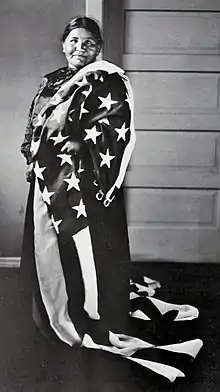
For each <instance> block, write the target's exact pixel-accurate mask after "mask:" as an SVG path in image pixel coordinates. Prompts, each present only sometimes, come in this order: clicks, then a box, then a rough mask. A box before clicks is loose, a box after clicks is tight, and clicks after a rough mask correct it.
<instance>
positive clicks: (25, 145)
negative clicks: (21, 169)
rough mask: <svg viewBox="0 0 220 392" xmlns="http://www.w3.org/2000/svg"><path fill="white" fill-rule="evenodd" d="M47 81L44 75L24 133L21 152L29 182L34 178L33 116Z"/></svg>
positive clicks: (33, 101)
mask: <svg viewBox="0 0 220 392" xmlns="http://www.w3.org/2000/svg"><path fill="white" fill-rule="evenodd" d="M46 83H47V78H45V77H44V78H43V79H42V81H41V83H40V86H39V88H38V90H37V93H36V95H35V97H34V99H33V100H32V103H31V107H30V109H29V113H28V122H27V126H26V130H25V134H24V140H23V142H22V144H21V153H22V154H23V156H24V157H25V159H26V163H27V170H26V180H27V181H28V182H31V180H32V178H33V162H32V156H31V153H30V147H31V142H32V137H33V128H34V126H33V118H34V117H35V116H36V115H37V113H36V104H37V101H38V99H39V97H40V95H41V92H42V91H43V89H44V87H45V86H46Z"/></svg>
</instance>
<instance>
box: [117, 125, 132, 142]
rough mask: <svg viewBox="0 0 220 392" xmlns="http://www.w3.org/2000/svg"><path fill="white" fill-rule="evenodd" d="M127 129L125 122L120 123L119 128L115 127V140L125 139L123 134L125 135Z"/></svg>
mask: <svg viewBox="0 0 220 392" xmlns="http://www.w3.org/2000/svg"><path fill="white" fill-rule="evenodd" d="M128 129H129V128H125V123H124V124H123V125H122V127H121V128H115V131H116V132H117V133H118V139H117V142H118V141H119V140H120V139H123V140H124V141H125V135H126V132H127V131H128Z"/></svg>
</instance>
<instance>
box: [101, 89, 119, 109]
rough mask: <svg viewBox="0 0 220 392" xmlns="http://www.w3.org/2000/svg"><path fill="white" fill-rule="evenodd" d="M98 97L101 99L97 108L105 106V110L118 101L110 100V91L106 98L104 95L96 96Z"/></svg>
mask: <svg viewBox="0 0 220 392" xmlns="http://www.w3.org/2000/svg"><path fill="white" fill-rule="evenodd" d="M98 98H99V99H100V101H102V103H101V105H100V106H99V109H101V108H106V109H107V110H110V109H111V106H112V105H113V104H114V103H118V101H113V100H112V96H111V93H109V94H108V95H107V97H106V98H104V97H98Z"/></svg>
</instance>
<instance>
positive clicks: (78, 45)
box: [76, 40, 83, 50]
mask: <svg viewBox="0 0 220 392" xmlns="http://www.w3.org/2000/svg"><path fill="white" fill-rule="evenodd" d="M76 49H77V50H81V49H83V41H81V40H78V41H77V44H76Z"/></svg>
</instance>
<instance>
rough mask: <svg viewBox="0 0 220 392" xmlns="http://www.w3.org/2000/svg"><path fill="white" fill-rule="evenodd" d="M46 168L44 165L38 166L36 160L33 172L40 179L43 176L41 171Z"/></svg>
mask: <svg viewBox="0 0 220 392" xmlns="http://www.w3.org/2000/svg"><path fill="white" fill-rule="evenodd" d="M45 169H46V167H40V166H39V163H38V161H37V162H36V165H35V168H34V172H35V174H36V177H37V178H40V179H41V180H44V177H43V175H42V173H43V171H44V170H45Z"/></svg>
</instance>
